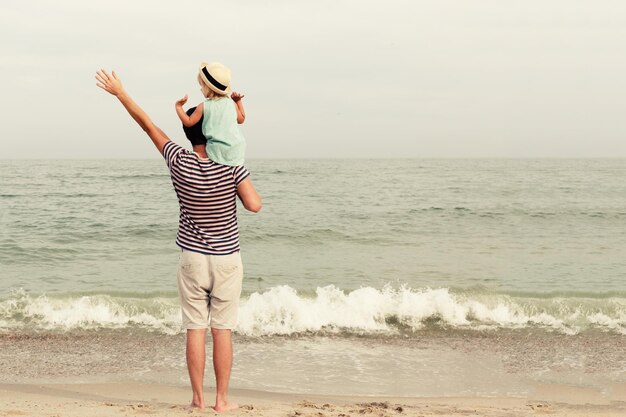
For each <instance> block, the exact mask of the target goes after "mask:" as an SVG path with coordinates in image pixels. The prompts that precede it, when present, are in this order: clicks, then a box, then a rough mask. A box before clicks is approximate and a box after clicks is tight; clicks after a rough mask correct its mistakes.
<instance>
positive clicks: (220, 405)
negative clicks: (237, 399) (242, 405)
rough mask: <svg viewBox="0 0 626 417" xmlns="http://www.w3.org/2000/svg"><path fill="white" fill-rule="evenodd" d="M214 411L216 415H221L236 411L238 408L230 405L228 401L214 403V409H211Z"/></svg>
mask: <svg viewBox="0 0 626 417" xmlns="http://www.w3.org/2000/svg"><path fill="white" fill-rule="evenodd" d="M213 408H214V409H215V411H217V412H218V413H222V412H224V411H231V410H236V409H238V408H239V404H235V403H231V402H229V401H218V402H216V403H215V407H213Z"/></svg>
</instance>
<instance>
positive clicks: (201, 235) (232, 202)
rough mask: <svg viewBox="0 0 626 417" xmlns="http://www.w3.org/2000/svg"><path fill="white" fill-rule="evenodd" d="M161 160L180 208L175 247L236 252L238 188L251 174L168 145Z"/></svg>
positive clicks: (172, 144) (169, 143)
mask: <svg viewBox="0 0 626 417" xmlns="http://www.w3.org/2000/svg"><path fill="white" fill-rule="evenodd" d="M163 157H164V158H165V163H166V164H167V167H168V168H169V170H170V176H171V177H172V184H173V185H174V190H175V191H176V195H177V196H178V202H179V205H180V220H179V222H178V233H177V235H176V244H177V245H178V246H180V247H181V248H183V249H187V250H191V251H195V252H200V253H204V254H207V255H228V254H231V253H234V252H237V251H239V228H238V226H237V201H236V197H237V186H238V185H239V184H240V183H241V181H243V180H244V179H245V178H246V177H247V176H248V175H250V173H249V172H248V170H247V169H246V168H245V167H244V166H243V165H240V166H236V167H232V166H226V165H220V164H217V163H215V162H213V161H210V160H201V159H200V158H199V157H198V155H197V154H195V153H194V152H191V151H188V150H186V149H184V148H183V147H181V146H179V145H177V144H175V143H174V142H172V141H169V142H167V143H166V144H165V146H164V147H163Z"/></svg>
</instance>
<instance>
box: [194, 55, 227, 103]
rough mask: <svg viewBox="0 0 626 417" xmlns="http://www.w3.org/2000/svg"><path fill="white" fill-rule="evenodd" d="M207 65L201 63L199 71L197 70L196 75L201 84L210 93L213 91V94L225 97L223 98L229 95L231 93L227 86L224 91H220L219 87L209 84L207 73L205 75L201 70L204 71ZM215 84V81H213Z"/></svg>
mask: <svg viewBox="0 0 626 417" xmlns="http://www.w3.org/2000/svg"><path fill="white" fill-rule="evenodd" d="M208 65H209V64H207V63H206V62H203V63H202V64H200V69H199V71H198V75H199V76H200V79H201V80H202V83H203V84H204V85H206V86H207V87H208V88H209V89H210V90H211V91H213V92H214V93H217V94H219V95H225V96H228V95H230V92H231V89H230V85H227V86H226V89H225V90H222V89H220V88H219V87H217V86H215V85H214V84H213V83H212V82H211V80H209V79H208V78H207V74H208V71H207V73H205V72H204V71H203V69H204V68H206V67H207V66H208ZM209 76H210V75H209ZM215 82H217V80H215Z"/></svg>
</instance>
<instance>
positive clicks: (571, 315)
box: [0, 285, 626, 336]
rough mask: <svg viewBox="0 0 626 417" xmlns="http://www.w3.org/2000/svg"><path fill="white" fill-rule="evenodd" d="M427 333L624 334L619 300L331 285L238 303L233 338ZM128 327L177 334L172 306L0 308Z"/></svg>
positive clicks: (2, 313)
mask: <svg viewBox="0 0 626 417" xmlns="http://www.w3.org/2000/svg"><path fill="white" fill-rule="evenodd" d="M428 325H436V326H439V327H441V328H444V329H453V328H461V329H475V330H484V329H497V328H526V327H540V328H547V329H550V330H556V331H559V332H562V333H565V334H576V333H578V332H579V331H581V330H584V329H586V328H590V327H593V328H600V329H603V330H607V331H615V332H618V333H621V334H626V300H624V299H622V298H613V299H585V298H542V299H540V298H535V299H533V298H519V297H518V298H515V297H511V296H508V295H503V294H487V293H483V294H477V293H472V294H455V293H452V292H450V291H449V290H448V289H447V288H436V289H431V288H423V289H411V288H408V287H400V288H392V287H391V286H386V287H384V288H382V289H376V288H372V287H364V288H360V289H357V290H354V291H344V290H341V289H339V288H337V287H335V286H332V285H331V286H327V287H320V288H317V290H316V292H315V295H314V296H303V295H301V294H299V293H298V292H297V291H296V290H295V289H294V288H291V287H289V286H286V285H285V286H277V287H273V288H270V289H268V290H266V291H263V292H255V293H253V294H251V295H250V296H248V297H245V298H244V299H243V300H242V302H241V307H240V312H239V324H238V327H237V329H236V330H237V331H238V332H239V333H242V334H245V335H250V336H263V335H291V334H298V333H307V332H310V333H316V332H320V331H323V332H328V333H342V332H349V333H357V334H381V333H382V334H390V333H399V332H407V331H408V332H419V331H420V329H423V328H424V327H425V326H428ZM131 327H141V328H148V329H151V330H157V331H160V332H164V333H169V334H173V333H178V332H180V331H181V320H180V307H179V304H178V299H177V298H176V297H172V298H165V297H154V298H141V297H135V298H133V297H121V296H112V295H106V294H103V295H90V296H56V297H52V296H46V295H42V296H38V297H31V296H29V295H28V294H26V293H24V292H16V293H14V294H13V295H12V297H10V298H9V299H7V300H5V301H2V302H0V330H2V329H31V328H32V329H62V330H71V329H92V328H131Z"/></svg>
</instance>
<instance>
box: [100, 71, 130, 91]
mask: <svg viewBox="0 0 626 417" xmlns="http://www.w3.org/2000/svg"><path fill="white" fill-rule="evenodd" d="M96 81H98V82H97V83H96V85H97V86H98V87H100V88H102V89H103V90H104V91H106V92H108V93H110V94H113V95H114V96H118V95H119V94H120V93H121V92H122V91H124V87H122V80H120V79H119V78H117V74H115V71H113V72H112V73H111V75H109V74H107V72H106V71H105V70H103V69H101V70H99V71H96Z"/></svg>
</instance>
